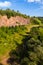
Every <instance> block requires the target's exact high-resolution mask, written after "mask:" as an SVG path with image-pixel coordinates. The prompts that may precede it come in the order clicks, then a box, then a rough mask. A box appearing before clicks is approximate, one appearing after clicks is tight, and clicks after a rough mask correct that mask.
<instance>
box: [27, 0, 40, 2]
mask: <svg viewBox="0 0 43 65" xmlns="http://www.w3.org/2000/svg"><path fill="white" fill-rule="evenodd" d="M27 1H28V2H40V1H41V0H27Z"/></svg>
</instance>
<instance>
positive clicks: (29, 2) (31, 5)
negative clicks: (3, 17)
mask: <svg viewBox="0 0 43 65" xmlns="http://www.w3.org/2000/svg"><path fill="white" fill-rule="evenodd" d="M6 8H10V9H13V10H16V11H17V10H19V11H20V12H21V13H24V14H27V15H30V16H43V0H0V9H6Z"/></svg>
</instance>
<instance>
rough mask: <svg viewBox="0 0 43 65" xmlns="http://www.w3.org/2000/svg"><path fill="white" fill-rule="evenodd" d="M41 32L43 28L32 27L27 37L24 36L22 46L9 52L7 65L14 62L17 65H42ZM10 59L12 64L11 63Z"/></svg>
mask: <svg viewBox="0 0 43 65" xmlns="http://www.w3.org/2000/svg"><path fill="white" fill-rule="evenodd" d="M42 30H43V27H40V26H39V27H33V28H32V29H31V31H30V33H29V35H26V36H24V38H23V40H22V44H20V45H18V46H17V48H16V50H12V51H11V52H10V54H9V55H10V59H8V61H10V62H8V63H9V64H11V65H12V64H13V63H14V64H15V62H16V63H17V64H19V65H43V39H42V38H43V31H42ZM40 33H41V34H40ZM41 35H42V36H41ZM35 36H36V37H35ZM40 38H41V39H40ZM12 56H13V57H12ZM12 59H13V62H12V63H11V61H12ZM14 64H13V65H14Z"/></svg>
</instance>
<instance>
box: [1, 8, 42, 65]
mask: <svg viewBox="0 0 43 65" xmlns="http://www.w3.org/2000/svg"><path fill="white" fill-rule="evenodd" d="M1 15H2V16H4V15H7V17H8V18H9V19H10V18H11V17H14V16H15V17H16V16H20V17H21V16H22V18H25V19H27V18H29V19H30V23H28V24H26V25H18V26H7V27H6V26H1V27H0V65H43V23H42V22H43V18H41V19H40V18H39V17H29V16H27V15H24V14H21V13H19V11H17V12H15V11H14V10H10V9H7V10H0V18H1ZM3 21H4V20H3ZM1 22H2V21H0V23H1ZM24 22H25V20H24Z"/></svg>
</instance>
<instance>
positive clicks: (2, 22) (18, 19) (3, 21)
mask: <svg viewBox="0 0 43 65" xmlns="http://www.w3.org/2000/svg"><path fill="white" fill-rule="evenodd" d="M29 22H30V19H29V18H27V19H26V18H23V17H22V16H15V17H10V18H9V19H8V18H7V16H1V15H0V27H1V26H8V27H9V26H14V27H15V26H18V25H26V24H29Z"/></svg>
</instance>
